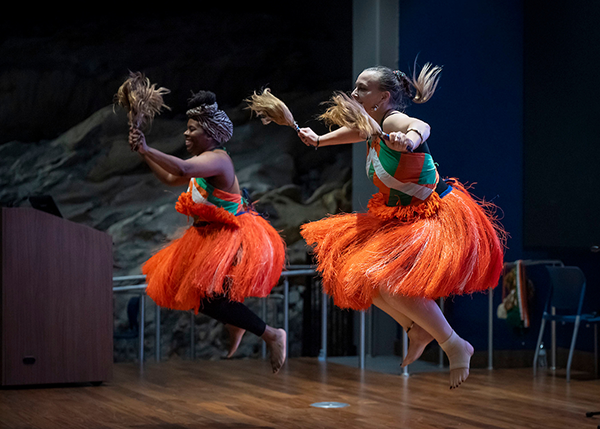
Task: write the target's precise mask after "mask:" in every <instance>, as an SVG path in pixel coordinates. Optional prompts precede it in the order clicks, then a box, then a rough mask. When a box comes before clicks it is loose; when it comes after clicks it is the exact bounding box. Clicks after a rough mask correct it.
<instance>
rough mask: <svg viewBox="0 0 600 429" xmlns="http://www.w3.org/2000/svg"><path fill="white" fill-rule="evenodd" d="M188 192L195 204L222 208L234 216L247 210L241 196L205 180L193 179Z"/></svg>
mask: <svg viewBox="0 0 600 429" xmlns="http://www.w3.org/2000/svg"><path fill="white" fill-rule="evenodd" d="M187 192H188V193H190V194H191V196H192V201H193V202H194V203H196V204H205V205H212V206H216V207H221V208H223V209H225V210H226V211H228V212H229V213H231V214H233V215H237V214H239V213H241V212H243V211H244V210H245V209H246V201H245V200H244V199H243V198H242V196H241V195H239V194H231V193H229V192H225V191H222V190H221V189H217V188H215V187H214V186H212V185H211V184H209V183H208V182H207V181H206V180H205V179H203V178H194V179H191V180H190V185H189V187H188V190H187Z"/></svg>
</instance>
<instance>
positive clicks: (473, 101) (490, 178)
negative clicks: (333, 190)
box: [398, 0, 523, 350]
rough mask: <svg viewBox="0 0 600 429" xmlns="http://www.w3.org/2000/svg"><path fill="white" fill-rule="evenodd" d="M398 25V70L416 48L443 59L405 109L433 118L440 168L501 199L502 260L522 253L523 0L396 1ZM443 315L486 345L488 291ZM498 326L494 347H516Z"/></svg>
mask: <svg viewBox="0 0 600 429" xmlns="http://www.w3.org/2000/svg"><path fill="white" fill-rule="evenodd" d="M399 31H400V53H399V61H398V64H399V67H400V68H401V69H402V70H403V71H405V72H406V73H409V72H412V70H413V61H414V59H415V57H417V55H418V64H419V65H421V66H422V65H423V64H424V63H426V62H431V63H433V64H436V65H440V66H443V72H442V76H441V80H440V84H439V86H438V89H437V91H436V94H435V95H434V97H433V99H432V100H430V101H429V102H428V103H426V104H424V105H412V106H410V107H409V108H408V109H407V113H408V114H409V115H411V116H415V117H418V118H420V119H422V120H424V121H426V122H427V123H429V124H430V125H431V129H432V131H431V137H430V139H429V147H430V149H431V151H432V154H433V156H434V159H435V160H436V161H437V162H438V163H439V170H440V174H442V175H443V176H453V177H457V178H459V179H460V180H461V181H463V182H467V183H475V185H474V186H475V187H474V188H473V189H472V191H473V193H474V194H475V195H477V196H478V197H481V198H485V199H486V200H493V201H494V203H496V204H497V205H499V206H500V207H501V209H502V212H501V213H499V214H500V216H501V217H502V224H503V225H504V227H505V229H506V230H507V231H508V232H509V233H510V238H509V239H508V249H507V252H506V260H509V261H510V260H515V259H518V258H522V257H523V256H522V238H521V237H522V228H523V226H522V218H521V216H522V181H523V169H522V162H523V159H522V149H523V37H522V35H523V12H522V2H521V1H506V0H495V1H485V2H482V1H478V0H465V1H452V2H432V1H419V2H415V1H400V28H399ZM496 291H497V293H496V297H495V298H496V301H497V302H496V304H495V306H497V304H499V302H500V298H499V295H500V294H501V290H500V289H499V288H497V289H496ZM447 317H448V319H449V321H450V323H451V324H452V325H453V327H454V328H455V329H456V330H457V332H459V333H460V335H462V336H463V337H465V338H468V339H469V341H471V343H472V344H473V346H474V347H475V349H476V350H482V349H486V347H487V332H488V331H487V327H488V322H487V321H488V296H487V295H486V294H475V295H472V296H466V297H455V298H453V299H452V300H451V301H450V302H449V303H448V304H447ZM503 328H504V326H502V321H499V322H497V321H495V337H496V341H495V347H496V348H516V347H518V346H519V343H520V342H521V341H520V338H516V339H514V338H511V337H512V334H510V333H506V332H503V331H504V329H503ZM515 342H516V344H515Z"/></svg>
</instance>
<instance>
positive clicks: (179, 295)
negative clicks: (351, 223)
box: [129, 91, 286, 373]
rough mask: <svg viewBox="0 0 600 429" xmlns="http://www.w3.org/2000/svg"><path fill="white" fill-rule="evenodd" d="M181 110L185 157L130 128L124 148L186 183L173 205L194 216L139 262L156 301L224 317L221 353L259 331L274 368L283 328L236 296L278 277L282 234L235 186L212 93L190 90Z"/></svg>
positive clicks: (224, 125) (224, 127) (221, 115)
mask: <svg viewBox="0 0 600 429" xmlns="http://www.w3.org/2000/svg"><path fill="white" fill-rule="evenodd" d="M187 116H188V122H187V129H186V131H185V132H184V136H185V145H186V148H187V150H188V152H189V153H190V154H191V155H192V157H191V158H189V159H187V160H183V159H180V158H178V157H175V156H171V155H168V154H165V153H163V152H161V151H159V150H157V149H154V148H151V147H149V146H148V144H147V142H146V138H145V136H144V134H143V132H142V131H140V129H139V128H137V127H131V128H130V133H129V143H130V145H131V148H132V149H133V150H135V151H137V152H138V153H139V154H140V156H141V157H142V159H143V160H144V161H145V162H146V163H147V164H148V166H149V167H150V169H151V170H152V172H153V173H154V174H155V175H156V177H157V178H158V179H159V180H161V181H162V182H163V183H165V184H167V185H172V186H181V185H185V184H188V185H189V186H188V189H187V191H186V192H184V193H182V194H181V195H180V197H179V199H178V201H177V204H176V205H175V208H176V210H177V211H178V212H180V213H182V214H184V215H186V216H188V217H190V218H192V219H193V221H194V223H193V225H192V226H191V227H189V228H188V229H187V230H186V231H185V232H184V234H183V235H182V236H181V237H180V238H178V239H175V240H173V241H172V242H170V243H169V244H168V245H167V246H166V247H164V248H163V249H161V250H159V251H158V252H157V253H155V254H154V255H153V256H152V257H151V258H150V259H149V260H148V261H147V262H146V263H145V264H144V266H143V269H142V271H143V273H144V274H146V280H147V284H148V286H147V293H148V295H149V296H150V297H151V298H152V299H153V300H154V301H155V302H156V303H157V304H158V305H160V306H163V307H167V308H171V309H176V310H191V309H193V310H194V311H195V312H196V313H197V312H201V313H204V314H206V315H208V316H210V317H213V318H215V319H217V320H219V321H221V322H223V323H224V324H225V325H226V327H227V328H228V330H229V333H230V336H231V345H230V349H229V353H228V357H231V355H233V353H234V352H235V350H236V349H237V347H238V345H239V343H240V341H241V339H242V336H243V334H244V332H245V331H250V332H252V333H254V334H255V335H257V336H259V337H261V338H262V339H263V340H264V341H265V342H266V343H267V346H268V348H269V350H270V354H271V365H272V368H273V372H274V373H277V372H278V371H279V370H280V368H281V366H282V365H283V363H284V361H285V357H286V356H285V350H286V347H285V344H286V332H285V331H284V330H283V329H275V328H272V327H271V326H268V325H267V324H266V323H265V322H264V321H263V320H262V319H260V318H259V317H258V316H257V315H256V314H255V313H254V312H252V311H251V310H250V309H249V308H248V307H246V306H245V305H244V304H243V301H244V298H246V297H265V296H267V295H268V294H269V293H270V291H271V289H272V288H273V286H275V285H276V284H277V282H278V280H279V277H280V275H281V271H282V269H283V266H284V263H285V245H284V242H283V240H282V239H281V237H280V236H279V234H278V233H277V232H276V231H275V229H274V228H273V227H272V226H271V225H270V224H269V223H268V222H267V221H266V220H265V219H263V218H262V217H261V216H260V215H259V214H258V213H256V212H255V211H254V210H253V208H252V207H251V205H249V204H248V202H247V201H246V200H245V199H244V198H243V197H242V196H241V194H240V187H239V184H238V179H237V177H236V174H235V170H234V165H233V162H232V160H231V158H230V157H229V155H228V153H227V151H226V150H225V148H224V147H223V144H224V143H225V142H227V141H228V140H229V139H230V138H231V136H232V133H233V124H232V123H231V121H230V119H229V117H228V116H227V114H226V113H225V112H224V111H222V110H220V109H219V108H218V105H217V102H216V96H215V94H214V93H212V92H210V91H200V92H198V93H196V94H194V95H193V97H192V98H191V99H190V100H189V110H188V111H187Z"/></svg>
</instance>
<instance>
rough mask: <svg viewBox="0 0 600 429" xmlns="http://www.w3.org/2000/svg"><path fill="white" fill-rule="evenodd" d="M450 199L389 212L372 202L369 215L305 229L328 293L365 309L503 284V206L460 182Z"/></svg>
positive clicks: (378, 197)
mask: <svg viewBox="0 0 600 429" xmlns="http://www.w3.org/2000/svg"><path fill="white" fill-rule="evenodd" d="M448 182H450V183H449V184H450V185H451V186H452V190H451V192H449V193H447V194H446V195H445V196H444V197H443V198H440V196H439V195H438V194H437V193H433V194H432V195H431V196H430V197H429V198H427V200H425V201H424V202H422V203H421V204H418V205H411V206H397V207H389V206H386V205H385V202H384V197H383V195H382V194H381V193H378V194H375V195H373V197H372V198H371V200H370V201H369V205H368V212H367V213H347V214H346V213H344V214H337V215H330V216H328V217H326V218H324V219H321V220H319V221H315V222H309V223H307V224H304V225H303V226H302V227H301V234H302V236H303V237H304V239H305V240H306V242H307V244H309V245H311V246H313V248H314V255H315V258H316V262H317V271H319V272H320V274H321V275H322V279H323V288H324V290H325V292H326V293H327V294H329V295H330V296H332V297H333V300H334V303H335V305H337V306H338V307H341V308H350V309H354V310H365V309H367V308H369V307H370V306H371V304H372V299H373V297H374V296H375V295H376V294H377V293H378V291H379V290H380V289H381V290H385V291H386V292H387V293H389V294H392V295H404V296H410V297H424V298H432V299H436V298H439V297H447V296H449V295H460V294H470V293H473V292H477V291H483V290H486V289H489V288H492V287H495V286H496V285H497V284H498V281H499V278H500V275H501V272H502V265H503V258H504V241H505V235H506V234H505V231H504V230H503V228H502V226H501V225H500V223H499V222H498V221H497V218H496V217H495V215H494V211H495V209H496V207H495V206H494V205H493V204H491V203H489V202H487V203H486V202H483V201H476V199H475V198H474V197H473V196H472V195H471V194H470V193H469V192H468V190H467V189H466V188H465V187H464V185H462V184H461V183H459V182H458V181H457V180H455V179H449V180H448Z"/></svg>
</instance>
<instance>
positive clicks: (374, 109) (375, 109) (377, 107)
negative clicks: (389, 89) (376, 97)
mask: <svg viewBox="0 0 600 429" xmlns="http://www.w3.org/2000/svg"><path fill="white" fill-rule="evenodd" d="M377 109H379V106H378V105H377V104H376V105H374V106H373V111H375V112H377Z"/></svg>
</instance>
